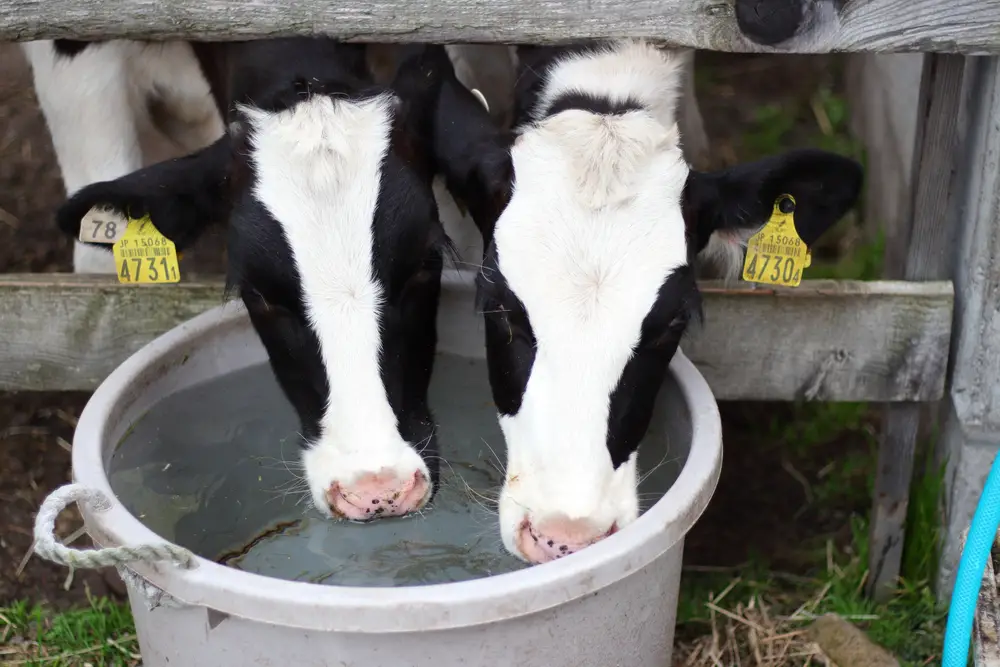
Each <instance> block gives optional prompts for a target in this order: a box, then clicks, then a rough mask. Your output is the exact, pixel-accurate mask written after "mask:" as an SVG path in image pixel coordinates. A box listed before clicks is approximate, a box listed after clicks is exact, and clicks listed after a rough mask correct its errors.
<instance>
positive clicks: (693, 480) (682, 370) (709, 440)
mask: <svg viewBox="0 0 1000 667" xmlns="http://www.w3.org/2000/svg"><path fill="white" fill-rule="evenodd" d="M474 275H475V274H474V272H471V271H445V272H444V274H443V276H442V288H443V291H444V290H445V289H448V290H453V291H455V290H461V291H466V292H468V291H470V290H473V289H474V287H472V285H473V284H474V281H473V280H471V276H474ZM233 305H234V304H233V303H232V302H230V303H228V304H222V305H219V306H216V307H214V308H212V309H210V310H208V311H205V312H204V313H202V314H200V315H197V316H195V317H194V318H192V319H190V320H188V321H186V322H183V323H182V324H180V325H178V326H176V327H174V328H173V329H171V330H170V331H168V332H166V333H164V334H163V335H161V336H158V337H157V338H155V339H154V340H152V341H151V342H149V343H148V344H146V345H145V346H143V347H142V348H140V349H139V350H138V351H136V352H135V353H134V354H133V355H131V356H130V357H129V358H128V359H126V360H125V362H124V363H122V364H121V365H120V366H119V367H118V368H117V369H115V370H114V371H113V372H112V373H111V374H110V375H109V376H108V377H107V378H106V379H105V380H104V381H103V382H102V383H101V385H100V386H99V387H98V389H97V390H96V391H95V392H94V394H93V395H92V396H91V398H90V400H89V401H88V402H87V405H86V407H85V408H84V410H83V413H82V414H81V416H80V419H79V423H78V426H77V429H76V432H75V434H74V436H73V454H72V462H73V477H74V480H75V481H76V482H78V483H80V484H83V485H86V486H88V487H90V488H96V489H98V490H100V491H103V492H104V493H105V495H107V496H108V498H109V499H110V500H111V508H110V509H109V510H107V511H103V512H100V513H96V512H93V511H92V510H91V509H90V508H89V507H87V506H85V505H84V506H82V507H81V508H80V509H81V513H82V515H83V517H84V520H85V523H86V527H87V531H88V533H90V535H91V537H92V538H93V539H94V540H95V541H96V542H97V543H98V544H100V545H102V546H118V545H131V544H139V543H149V542H153V543H162V542H165V541H166V540H165V539H164V538H162V537H160V536H159V535H157V534H156V533H154V532H153V531H152V530H150V529H149V528H147V527H146V526H145V525H144V524H143V523H142V522H141V521H140V520H139V519H138V518H137V517H135V516H133V515H132V514H131V513H130V512H129V511H128V510H127V509H125V507H124V505H123V504H122V503H121V502H120V501H119V500H118V498H117V497H116V496H115V494H114V492H113V491H112V489H111V485H110V483H109V480H108V477H107V473H106V471H105V467H104V442H103V439H104V438H103V434H104V433H105V432H106V431H107V430H108V429H109V428H111V427H113V426H115V424H114V423H112V420H111V419H110V418H111V417H112V416H115V407H116V406H117V405H118V404H120V403H122V402H124V401H125V400H126V399H125V397H126V396H127V395H128V394H130V392H131V391H132V390H134V389H137V390H143V389H147V387H144V386H142V385H143V384H148V381H147V382H142V381H141V377H142V375H143V373H144V372H148V369H150V368H151V367H154V366H158V365H159V366H163V365H164V364H166V365H168V366H169V365H170V362H171V361H172V357H176V356H177V355H178V352H179V351H182V350H183V349H184V348H185V347H188V348H189V347H191V346H192V344H194V343H197V342H198V341H202V340H208V339H212V338H217V337H219V336H223V337H225V336H227V335H231V333H232V332H233V331H234V330H239V329H242V328H243V327H250V322H249V318H248V317H247V315H246V311H245V310H244V309H243V308H242V304H239V307H235V308H234V307H233ZM670 372H671V374H672V375H673V376H674V378H675V380H676V382H677V384H678V386H679V387H680V389H681V392H682V394H683V396H684V399H685V402H686V404H687V407H688V411H689V413H690V418H691V443H692V444H691V447H690V450H689V452H688V456H687V460H686V461H685V464H684V466H683V468H682V469H681V472H680V474H679V475H678V477H677V480H676V481H675V482H674V484H673V485H672V486H671V487H670V489H669V490H668V491H667V492H666V493H665V494H664V496H663V497H662V498H661V499H660V500H659V501H658V502H657V503H656V504H654V505H653V506H652V507H650V508H649V509H648V510H647V511H646V512H645V513H644V514H643V515H642V516H641V517H639V519H638V520H636V521H635V522H633V523H632V524H630V525H629V526H626V527H625V528H624V529H622V530H620V531H618V532H617V533H616V534H615V535H613V536H611V537H609V538H608V539H605V540H602V541H601V542H598V543H597V544H594V545H591V546H589V547H587V548H586V549H584V550H582V551H580V552H578V553H576V554H573V555H572V556H571V557H568V558H564V559H559V560H556V561H552V562H549V563H545V564H542V565H535V566H532V567H529V568H525V569H523V570H518V571H515V572H509V573H505V574H500V575H496V576H492V577H487V578H483V579H473V580H469V581H463V582H457V583H445V584H431V585H422V586H406V587H399V588H377V587H359V586H327V585H320V584H312V583H308V582H297V581H288V580H283V579H275V578H271V577H266V576H264V575H259V574H254V573H251V572H244V571H240V570H236V569H233V568H230V567H226V566H224V565H220V564H217V563H215V562H213V561H211V560H208V559H205V558H202V557H200V556H198V557H196V562H197V567H195V568H193V569H190V570H184V569H182V568H180V567H178V566H175V565H172V564H170V563H155V564H145V563H143V564H135V565H134V566H132V569H133V570H134V571H135V572H137V573H139V574H140V575H142V577H144V578H145V579H146V580H148V581H149V582H150V583H152V584H154V585H155V586H157V587H158V588H160V589H162V590H164V591H166V592H167V593H168V594H169V595H170V596H171V597H173V598H175V599H176V600H178V601H181V602H183V603H186V604H189V605H197V606H202V607H207V608H210V609H212V610H215V611H216V612H222V613H223V614H229V615H234V616H238V617H242V618H246V619H251V620H254V621H258V622H262V623H268V624H275V625H282V626H286V627H295V628H301V629H306V630H318V631H335V632H358V633H389V632H416V631H429V630H445V629H450V628H458V627H465V626H472V625H479V624H485V623H493V622H499V621H503V620H506V619H510V618H515V617H518V616H522V615H526V614H531V613H536V612H540V611H543V610H546V609H549V608H552V607H555V606H558V605H562V604H565V603H567V602H570V601H572V600H574V599H576V598H579V597H581V596H584V595H587V594H591V593H594V592H597V591H599V590H601V589H603V588H605V587H607V586H610V585H611V584H614V583H615V582H616V581H618V580H620V579H622V578H624V577H626V576H628V575H629V574H631V573H632V572H635V571H636V570H639V569H641V568H643V567H645V566H647V565H649V564H650V563H651V562H653V561H654V560H656V559H657V558H659V557H660V556H662V555H664V554H665V552H667V551H668V550H669V549H671V548H672V547H674V546H676V545H678V543H680V542H681V541H682V540H683V538H684V536H685V535H686V534H687V532H688V531H689V530H690V529H691V527H692V526H693V525H694V523H695V522H696V521H697V520H698V518H699V517H700V516H701V514H702V513H703V512H704V510H705V508H706V506H707V505H708V502H709V500H710V499H711V497H712V495H713V494H714V492H715V487H716V485H717V483H718V479H719V474H720V470H721V465H722V429H721V421H720V417H719V410H718V405H717V403H716V401H715V397H714V395H713V394H712V392H711V389H710V388H709V386H708V383H707V382H706V381H705V379H704V377H703V376H702V375H701V373H700V372H699V371H698V370H697V369H696V368H695V366H694V365H693V364H692V363H691V362H690V361H689V360H688V358H687V357H686V356H684V354H683V352H682V351H681V350H680V348H678V351H677V354H676V355H675V356H674V358H673V360H672V361H671V363H670ZM137 385H138V386H137ZM696 445H697V446H696ZM212 627H214V625H213V626H212Z"/></svg>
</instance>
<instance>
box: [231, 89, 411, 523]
mask: <svg viewBox="0 0 1000 667" xmlns="http://www.w3.org/2000/svg"><path fill="white" fill-rule="evenodd" d="M241 110H242V111H243V113H244V114H245V115H246V117H247V119H248V121H249V122H250V125H251V141H252V147H253V156H252V157H253V161H254V166H255V169H256V174H257V181H256V184H255V186H254V195H255V197H256V198H257V199H258V201H260V202H261V203H262V204H263V205H264V206H266V207H267V209H268V211H269V212H270V213H271V215H272V216H273V217H274V218H275V219H276V220H277V221H278V223H279V224H280V225H281V228H282V231H283V232H284V236H285V239H286V240H287V242H288V245H289V246H290V248H291V250H292V255H293V258H294V261H295V265H296V268H297V269H298V274H299V277H300V280H301V282H302V293H303V297H304V301H305V307H306V312H307V313H308V317H309V320H310V323H311V326H312V328H313V330H314V331H315V333H316V336H317V338H318V339H319V345H320V351H321V353H322V359H323V364H324V366H325V370H326V376H327V379H328V382H329V387H330V394H329V400H328V403H327V405H326V409H325V410H324V414H323V417H322V419H321V421H320V433H321V434H320V438H319V440H318V441H317V443H315V444H314V445H313V447H312V448H311V449H309V450H307V451H306V452H305V454H304V460H305V464H306V473H307V477H308V478H309V483H310V488H311V490H312V492H313V497H314V499H316V500H317V505H319V506H320V507H323V506H325V502H322V498H323V494H325V492H326V490H327V488H329V485H330V483H331V482H333V481H339V482H341V483H343V484H350V483H351V482H353V481H354V479H355V478H357V477H358V476H359V475H361V474H363V473H364V472H377V471H379V470H380V469H382V468H384V467H389V468H393V469H396V470H397V472H398V473H399V474H400V477H401V478H403V479H405V478H407V477H409V476H410V475H412V474H413V471H414V470H418V469H419V470H421V471H422V472H424V474H425V475H427V469H426V467H425V466H424V464H423V462H422V461H421V459H420V457H419V456H418V455H417V453H416V452H415V451H414V450H413V449H412V447H410V446H409V445H408V444H407V443H406V442H405V441H404V440H403V439H402V438H401V436H400V435H399V431H398V429H397V420H396V416H395V414H394V412H393V410H392V406H391V405H390V404H389V400H388V397H387V396H386V391H385V387H384V385H383V383H382V378H381V375H380V369H379V351H380V346H381V337H380V332H379V313H380V309H381V307H382V300H383V294H382V288H381V286H380V285H379V283H378V282H377V281H376V279H375V276H374V275H373V268H372V255H373V251H374V248H373V246H374V236H373V231H372V224H373V219H374V215H375V207H376V204H377V201H378V192H379V182H380V180H381V171H382V163H383V160H384V159H385V156H386V153H387V151H388V150H389V133H390V130H391V125H392V112H391V98H390V97H389V96H381V97H377V98H374V99H370V100H366V101H362V102H351V101H346V100H336V101H334V100H332V99H330V98H329V97H325V96H315V97H313V98H311V99H310V100H308V101H305V102H301V103H299V104H298V105H297V106H296V107H295V108H294V109H292V110H290V111H284V112H281V113H267V112H263V111H260V110H257V109H247V108H243V109H241ZM428 478H429V476H428Z"/></svg>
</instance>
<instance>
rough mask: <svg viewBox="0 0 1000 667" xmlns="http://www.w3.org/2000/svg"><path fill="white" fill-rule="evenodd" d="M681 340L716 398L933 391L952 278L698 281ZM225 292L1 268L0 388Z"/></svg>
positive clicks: (58, 383)
mask: <svg viewBox="0 0 1000 667" xmlns="http://www.w3.org/2000/svg"><path fill="white" fill-rule="evenodd" d="M702 285H703V291H704V297H705V324H704V326H700V327H699V326H695V327H693V328H692V330H691V331H690V333H689V335H688V337H687V339H686V340H685V341H684V342H683V343H682V347H683V348H684V351H685V353H686V354H687V355H688V357H690V358H691V360H692V361H694V362H695V363H696V364H697V365H698V366H699V367H700V368H701V370H702V372H703V373H704V374H705V377H706V378H707V379H708V381H709V384H711V386H712V389H713V390H714V391H715V392H716V395H717V396H718V398H720V399H755V400H789V399H797V398H806V399H810V400H852V401H853V400H879V401H897V400H931V399H933V398H936V397H938V396H940V395H941V394H942V392H943V376H944V360H945V357H946V355H947V350H948V342H949V336H950V329H951V326H950V325H951V315H952V301H953V293H952V288H951V283H948V282H941V283H925V284H920V285H911V284H908V283H896V282H872V283H860V282H836V281H805V282H803V284H802V286H800V287H799V288H797V289H793V290H788V289H785V290H770V289H756V290H750V289H737V290H727V289H723V288H722V287H721V286H720V285H719V284H718V283H715V282H705V283H703V284H702ZM221 302H222V286H221V281H220V280H218V279H204V280H188V281H186V282H182V283H180V284H178V285H173V286H150V287H133V286H123V285H119V284H118V283H117V282H115V279H114V278H113V277H110V278H102V277H84V276H73V275H62V274H59V275H54V274H45V275H3V276H0V331H3V332H4V335H3V336H2V337H0V389H6V390H43V389H45V390H89V389H93V388H94V387H96V386H97V385H98V384H99V383H100V382H101V380H102V379H103V378H104V377H106V376H107V374H108V373H110V372H111V371H112V370H113V369H114V368H115V367H116V366H117V365H118V364H119V363H121V362H122V361H124V360H125V358H127V357H128V356H129V355H130V354H132V353H133V352H134V351H136V350H138V349H139V348H140V347H141V346H142V345H143V344H145V343H146V342H148V341H149V340H151V339H152V338H154V337H155V336H156V335H158V334H159V333H162V332H163V331H166V330H167V329H169V328H171V327H172V326H174V325H176V324H178V323H180V322H182V321H183V320H185V319H187V318H189V317H191V316H193V315H195V314H197V313H199V312H202V311H204V310H206V309H207V308H210V307H212V306H215V305H218V304H219V303H221Z"/></svg>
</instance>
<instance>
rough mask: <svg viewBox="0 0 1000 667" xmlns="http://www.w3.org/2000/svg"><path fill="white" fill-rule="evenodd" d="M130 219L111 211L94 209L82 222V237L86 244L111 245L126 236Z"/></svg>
mask: <svg viewBox="0 0 1000 667" xmlns="http://www.w3.org/2000/svg"><path fill="white" fill-rule="evenodd" d="M127 225H128V218H126V217H125V216H124V215H122V214H121V213H118V212H117V211H113V210H111V209H105V208H100V207H98V206H95V207H93V208H92V209H90V210H89V211H87V215H85V216H83V220H81V221H80V235H79V236H78V237H77V238H78V239H80V240H81V241H82V242H84V243H106V244H107V245H111V244H113V243H115V242H117V241H118V239H120V238H121V237H123V236H125V227H126V226H127Z"/></svg>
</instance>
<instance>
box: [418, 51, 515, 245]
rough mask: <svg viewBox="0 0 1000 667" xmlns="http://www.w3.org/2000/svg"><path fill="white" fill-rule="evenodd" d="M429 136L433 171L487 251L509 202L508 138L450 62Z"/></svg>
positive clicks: (442, 83) (509, 167)
mask: <svg viewBox="0 0 1000 667" xmlns="http://www.w3.org/2000/svg"><path fill="white" fill-rule="evenodd" d="M445 55H446V54H445ZM433 135H434V147H433V151H432V152H433V155H434V161H435V165H436V168H437V171H438V172H439V173H440V174H442V175H443V176H444V177H445V184H446V186H447V188H448V191H449V192H450V193H451V195H452V196H453V197H454V198H455V199H456V200H457V201H458V202H459V203H460V204H461V205H463V206H465V207H466V208H467V209H468V211H469V214H470V215H471V216H472V219H473V221H474V222H475V223H476V226H477V227H478V228H479V231H480V233H481V234H482V236H483V247H484V248H485V247H488V246H489V243H490V241H491V240H492V238H493V228H494V227H495V226H496V221H497V219H498V218H499V217H500V214H501V213H503V210H504V208H505V207H506V206H507V202H508V201H510V194H511V187H512V184H513V173H514V170H513V166H512V164H511V159H510V146H511V143H512V135H511V134H510V133H509V132H506V131H503V130H501V129H500V128H499V127H498V126H497V125H496V123H495V122H494V120H493V119H492V118H491V117H490V113H489V110H488V109H487V108H486V107H485V106H484V105H483V103H482V101H481V100H480V99H479V98H478V97H477V96H476V95H475V94H473V93H472V91H470V90H469V89H468V88H466V87H465V86H464V85H462V83H461V82H460V81H459V80H458V77H456V76H455V71H454V68H453V67H451V62H450V60H449V61H448V69H447V72H446V73H445V75H444V77H443V80H442V81H441V85H440V88H439V89H438V91H437V99H436V100H435V104H434V119H433Z"/></svg>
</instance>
